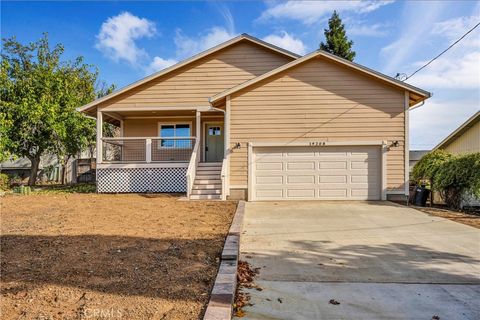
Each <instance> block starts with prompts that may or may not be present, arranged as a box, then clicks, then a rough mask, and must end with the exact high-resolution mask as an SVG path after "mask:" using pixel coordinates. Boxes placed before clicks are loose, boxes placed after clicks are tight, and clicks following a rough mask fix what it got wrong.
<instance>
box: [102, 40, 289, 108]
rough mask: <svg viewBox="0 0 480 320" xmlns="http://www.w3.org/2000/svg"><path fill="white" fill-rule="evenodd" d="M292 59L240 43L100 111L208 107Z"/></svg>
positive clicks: (114, 100) (108, 102) (143, 86)
mask: <svg viewBox="0 0 480 320" xmlns="http://www.w3.org/2000/svg"><path fill="white" fill-rule="evenodd" d="M291 60H293V58H290V57H287V56H285V55H282V54H280V53H278V52H274V51H272V50H269V49H266V48H264V47H261V46H259V45H255V44H253V43H251V42H239V43H237V44H234V45H232V46H230V47H227V48H225V49H222V50H220V51H218V52H215V53H213V54H211V55H209V56H207V57H205V58H203V59H200V60H198V61H195V62H193V63H191V64H189V65H187V66H185V67H183V68H180V69H178V70H175V71H173V72H171V73H168V74H166V75H165V76H162V77H159V78H157V79H154V80H152V81H150V82H148V83H146V84H144V85H141V86H139V87H137V88H134V89H132V90H130V91H128V92H126V93H125V94H122V95H119V96H117V97H115V98H113V99H112V100H109V101H107V102H105V103H103V104H101V108H102V110H103V111H108V110H109V109H113V108H114V109H115V110H117V111H118V110H121V109H126V108H131V107H159V106H160V107H161V106H165V107H171V106H208V105H209V102H208V98H209V97H210V96H213V95H215V94H216V93H218V92H221V91H223V90H225V89H228V88H231V87H233V86H235V85H237V84H239V83H242V82H244V81H246V80H249V79H252V78H254V77H256V76H259V75H261V74H263V73H265V72H268V71H270V70H272V69H275V68H277V67H279V66H281V65H283V64H285V63H287V62H290V61H291Z"/></svg>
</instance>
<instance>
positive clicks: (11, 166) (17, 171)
mask: <svg viewBox="0 0 480 320" xmlns="http://www.w3.org/2000/svg"><path fill="white" fill-rule="evenodd" d="M31 166H32V165H31V163H30V160H28V159H27V158H18V159H15V160H9V161H4V162H2V163H0V172H2V173H5V174H7V175H9V176H10V177H12V178H15V179H17V180H20V181H27V180H28V177H29V176H30V171H31ZM59 172H60V171H59V165H58V161H57V157H55V156H53V155H45V156H42V157H41V158H40V163H39V165H38V179H39V180H42V181H58V179H59V177H60V175H59Z"/></svg>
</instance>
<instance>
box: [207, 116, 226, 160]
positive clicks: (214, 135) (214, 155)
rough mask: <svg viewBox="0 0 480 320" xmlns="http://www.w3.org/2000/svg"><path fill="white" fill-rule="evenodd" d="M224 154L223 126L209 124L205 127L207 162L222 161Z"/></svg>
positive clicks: (220, 124)
mask: <svg viewBox="0 0 480 320" xmlns="http://www.w3.org/2000/svg"><path fill="white" fill-rule="evenodd" d="M223 154H224V150H223V124H222V123H207V124H206V125H205V161H206V162H219V161H222V160H223Z"/></svg>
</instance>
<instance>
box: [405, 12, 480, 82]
mask: <svg viewBox="0 0 480 320" xmlns="http://www.w3.org/2000/svg"><path fill="white" fill-rule="evenodd" d="M478 20H480V16H471V17H461V18H453V19H449V20H446V21H441V22H438V23H435V24H434V25H433V28H432V29H431V33H430V37H431V38H435V39H436V40H438V42H440V43H441V44H442V46H443V47H446V46H447V45H448V44H450V43H453V41H455V40H457V39H458V38H459V37H461V36H462V35H463V34H464V33H465V32H466V31H467V30H469V29H470V28H472V26H474V25H475V24H476V23H477V21H478ZM441 49H443V48H439V49H438V51H439V52H440V50H441ZM427 62H428V61H417V62H415V63H413V64H412V65H411V69H412V70H417V69H418V68H419V67H421V66H423V65H425V64H426V63H427ZM408 82H409V83H412V84H414V85H422V84H423V85H428V86H429V87H432V88H442V89H444V88H446V89H478V88H479V87H480V39H479V37H478V31H473V32H472V33H471V34H469V35H467V36H466V37H465V38H464V39H463V40H462V41H461V42H459V43H458V44H457V45H456V46H454V47H452V48H451V49H450V50H449V51H447V52H445V53H444V54H443V55H442V56H440V57H439V58H438V59H436V60H434V61H433V62H432V63H431V64H429V65H428V66H427V67H426V68H424V69H422V70H421V71H420V72H418V73H417V74H415V75H414V76H413V77H412V78H411V79H409V81H408Z"/></svg>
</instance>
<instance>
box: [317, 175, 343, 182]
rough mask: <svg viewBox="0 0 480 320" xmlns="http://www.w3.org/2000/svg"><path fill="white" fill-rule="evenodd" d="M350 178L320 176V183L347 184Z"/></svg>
mask: <svg viewBox="0 0 480 320" xmlns="http://www.w3.org/2000/svg"><path fill="white" fill-rule="evenodd" d="M347 178H348V176H346V175H337V176H336V175H331V176H327V175H321V176H318V181H319V182H320V183H346V182H347Z"/></svg>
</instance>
